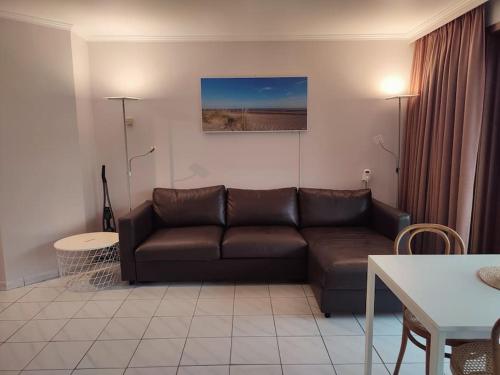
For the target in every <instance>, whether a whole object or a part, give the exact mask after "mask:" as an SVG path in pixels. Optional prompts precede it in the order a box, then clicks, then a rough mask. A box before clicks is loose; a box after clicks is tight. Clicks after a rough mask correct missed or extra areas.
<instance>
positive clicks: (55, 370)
mask: <svg viewBox="0 0 500 375" xmlns="http://www.w3.org/2000/svg"><path fill="white" fill-rule="evenodd" d="M364 323H365V322H364V317H363V316H362V315H356V316H355V315H352V314H349V315H342V316H333V317H331V318H329V319H326V318H325V317H324V316H323V315H322V314H321V313H320V311H319V309H318V306H317V304H316V301H315V299H314V297H313V296H312V292H311V289H310V287H309V285H300V284H295V285H292V284H271V285H267V284H236V285H235V284H230V283H224V284H216V283H206V284H203V285H202V284H193V283H191V284H182V283H172V284H170V285H168V284H151V285H150V284H140V285H137V286H128V285H126V284H122V285H119V286H117V287H116V288H113V289H108V290H102V291H98V292H89V293H77V292H71V291H68V290H65V288H64V285H63V284H62V282H60V281H58V280H52V281H48V282H44V283H40V284H37V285H32V286H29V287H24V288H19V289H14V290H9V291H0V375H10V374H38V375H41V374H50V375H58V374H61V375H62V374H77V375H92V374H100V375H115V374H116V375H118V374H121V375H169V374H171V375H174V374H175V375H229V374H231V375H302V374H304V375H332V374H333V375H358V374H362V373H363V365H362V363H363V360H364ZM400 335H401V321H400V316H397V315H394V314H387V315H378V316H377V317H376V320H375V338H374V355H373V357H374V362H375V363H376V364H375V365H374V375H389V374H390V372H392V371H393V369H394V361H395V358H396V357H397V353H398V350H399V343H400ZM424 360H425V357H424V353H423V352H422V351H421V350H419V349H417V348H415V347H413V346H412V345H411V343H410V344H409V345H408V349H407V354H406V356H405V363H404V365H403V367H402V371H401V375H418V374H424V367H425V366H424ZM448 373H449V370H447V374H448Z"/></svg>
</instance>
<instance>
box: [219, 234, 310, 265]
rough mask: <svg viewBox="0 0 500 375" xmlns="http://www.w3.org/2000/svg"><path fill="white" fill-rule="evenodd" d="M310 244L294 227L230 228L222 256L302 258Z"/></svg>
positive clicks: (223, 244)
mask: <svg viewBox="0 0 500 375" xmlns="http://www.w3.org/2000/svg"><path fill="white" fill-rule="evenodd" d="M306 251H307V243H306V241H305V240H304V238H303V237H302V236H301V235H300V233H299V232H298V231H297V229H295V228H294V227H287V226H259V227H256V226H245V227H231V228H229V229H228V230H227V231H226V233H225V234H224V239H223V240H222V258H302V257H305V256H306Z"/></svg>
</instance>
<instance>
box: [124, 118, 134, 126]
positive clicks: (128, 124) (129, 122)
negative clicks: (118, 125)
mask: <svg viewBox="0 0 500 375" xmlns="http://www.w3.org/2000/svg"><path fill="white" fill-rule="evenodd" d="M125 125H127V126H133V125H134V119H133V118H132V117H129V118H126V119H125Z"/></svg>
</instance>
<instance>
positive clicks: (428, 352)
mask: <svg viewBox="0 0 500 375" xmlns="http://www.w3.org/2000/svg"><path fill="white" fill-rule="evenodd" d="M430 361H431V340H430V339H426V340H425V375H429V364H430Z"/></svg>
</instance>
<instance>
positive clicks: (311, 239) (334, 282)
mask: <svg viewBox="0 0 500 375" xmlns="http://www.w3.org/2000/svg"><path fill="white" fill-rule="evenodd" d="M301 233H302V235H303V236H304V238H305V239H306V241H307V242H308V244H309V278H310V280H311V282H313V283H316V284H318V283H319V284H320V286H321V287H322V288H326V289H351V290H359V289H366V272H367V269H368V255H383V254H392V246H393V244H392V241H391V240H390V239H388V238H387V237H384V236H382V235H380V234H378V233H377V232H375V231H373V230H371V229H369V228H367V227H319V228H306V229H302V231H301ZM376 287H377V288H379V289H384V288H385V286H384V285H383V283H382V282H380V281H378V283H377V285H376Z"/></svg>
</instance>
